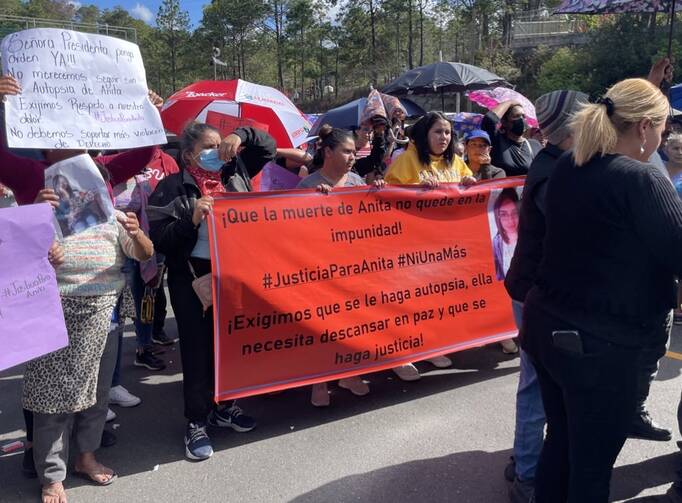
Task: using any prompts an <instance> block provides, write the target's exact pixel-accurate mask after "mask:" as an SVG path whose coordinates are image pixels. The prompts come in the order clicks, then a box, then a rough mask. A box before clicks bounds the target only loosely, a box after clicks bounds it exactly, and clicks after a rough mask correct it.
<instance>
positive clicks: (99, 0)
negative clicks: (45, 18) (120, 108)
mask: <svg viewBox="0 0 682 503" xmlns="http://www.w3.org/2000/svg"><path fill="white" fill-rule="evenodd" d="M210 2H211V0H180V8H181V9H182V10H185V11H187V12H189V18H190V21H191V23H192V28H196V27H197V25H198V24H199V22H200V21H201V16H202V8H203V6H204V5H206V4H209V3H210ZM73 3H75V4H78V3H82V4H93V5H96V6H97V7H99V8H100V9H111V8H113V7H116V6H118V5H120V6H121V7H123V8H124V9H125V10H127V11H128V12H130V15H131V16H133V17H134V18H137V19H141V20H142V21H144V22H146V23H147V24H150V25H152V26H153V25H154V20H155V18H156V13H157V12H158V10H159V5H160V4H161V0H143V1H140V0H81V1H80V2H78V1H77V0H74V2H73ZM340 5H341V2H339V3H338V4H337V5H336V6H335V7H334V8H332V9H330V11H329V12H328V13H327V16H328V17H329V18H330V19H332V20H333V19H334V18H335V16H336V14H337V12H338V10H339V7H340Z"/></svg>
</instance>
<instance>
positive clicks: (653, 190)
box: [521, 79, 682, 503]
mask: <svg viewBox="0 0 682 503" xmlns="http://www.w3.org/2000/svg"><path fill="white" fill-rule="evenodd" d="M668 113H669V104H668V100H667V99H666V97H665V96H664V95H663V94H662V93H661V91H660V90H659V89H658V88H657V87H656V86H655V85H653V84H651V83H650V82H648V81H645V80H643V79H627V80H624V81H622V82H619V83H617V84H615V85H614V86H613V87H611V88H610V89H609V90H608V91H607V92H606V95H605V96H604V97H603V98H600V99H599V100H598V102H597V103H592V104H585V105H583V106H582V108H581V110H580V111H579V112H577V113H576V114H575V115H574V117H573V120H572V124H571V128H572V130H573V131H574V136H575V140H574V146H573V151H572V154H571V155H563V156H562V157H560V158H559V160H558V161H557V164H556V166H555V168H554V171H553V172H552V176H551V177H550V179H549V184H548V186H547V196H546V207H545V208H546V211H545V215H546V234H545V239H544V243H543V258H542V261H541V263H540V267H539V270H538V275H537V277H536V281H535V286H534V287H533V288H532V289H531V290H530V292H529V293H528V295H527V297H526V301H525V304H524V312H523V325H522V328H521V346H522V347H523V349H524V350H525V351H526V352H527V354H528V355H529V357H530V358H531V360H532V362H533V365H534V366H535V369H536V370H537V375H538V382H539V385H540V390H541V394H542V402H543V404H544V409H545V412H546V415H547V436H546V439H545V442H544V446H543V448H542V453H541V455H540V460H539V463H538V466H537V470H536V474H535V501H537V503H564V502H580V503H606V502H607V501H609V485H610V484H609V483H610V478H611V472H612V469H613V464H614V462H615V460H616V458H617V456H618V453H619V452H620V450H621V448H622V446H623V443H624V442H625V439H626V437H627V436H628V433H629V432H630V429H631V425H632V422H633V418H634V417H635V415H636V413H637V407H638V402H639V400H640V393H639V390H640V382H639V381H640V375H641V370H640V365H641V362H642V359H643V356H644V355H645V354H646V353H649V352H651V351H652V350H658V351H660V352H661V353H660V354H663V353H665V344H666V342H667V339H668V336H669V332H670V321H671V320H670V318H671V316H670V315H671V310H672V308H673V307H674V306H675V300H676V299H675V293H674V292H675V290H674V288H675V277H676V276H677V277H679V276H680V275H682V263H681V262H680V256H681V255H682V202H680V199H679V197H678V195H677V193H676V192H675V189H674V188H673V186H672V185H671V184H670V181H669V180H668V179H667V178H666V176H665V175H664V174H663V173H661V172H660V171H659V170H657V169H656V168H655V167H654V166H652V165H651V164H648V163H647V160H648V159H649V158H650V156H651V154H652V153H653V152H654V151H655V150H656V149H657V148H658V145H659V143H660V139H661V133H662V132H663V129H664V127H665V120H666V117H667V116H668ZM522 224H523V221H522Z"/></svg>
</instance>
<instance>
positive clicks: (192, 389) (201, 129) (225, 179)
mask: <svg viewBox="0 0 682 503" xmlns="http://www.w3.org/2000/svg"><path fill="white" fill-rule="evenodd" d="M275 152H276V149H275V141H274V140H273V139H272V137H271V136H270V135H268V134H267V133H265V132H263V131H259V130H256V129H253V128H239V129H237V130H236V131H235V132H234V133H232V134H230V135H228V136H227V137H225V138H224V139H221V137H220V134H219V133H218V131H217V130H216V129H215V128H213V127H211V126H209V125H207V124H199V123H194V124H190V125H189V126H187V128H185V130H184V131H183V134H182V137H181V150H180V166H181V170H180V173H177V174H175V175H171V176H168V177H166V178H165V179H163V180H162V181H161V182H160V183H159V185H158V186H157V188H156V190H155V191H154V192H153V193H152V195H151V196H150V197H149V201H148V205H147V216H148V218H149V227H150V235H151V238H152V240H153V242H154V244H155V246H156V247H157V248H156V249H157V251H159V252H160V253H163V254H164V255H165V256H166V265H167V266H168V290H169V292H170V298H171V304H172V306H173V311H174V312H175V319H176V321H177V324H178V335H179V337H180V349H181V355H182V370H183V390H184V400H185V417H186V418H187V422H188V424H187V429H186V432H185V455H186V456H187V457H188V458H189V459H192V460H203V459H208V458H209V457H211V455H212V454H213V448H212V445H211V440H210V438H209V437H208V435H207V434H206V427H207V425H211V426H217V427H229V428H232V429H233V430H235V431H239V432H246V431H250V430H252V429H253V428H254V427H255V425H256V423H255V421H254V420H253V419H251V418H250V417H248V416H245V415H244V414H242V412H241V409H239V407H237V405H236V404H235V403H233V402H231V403H228V404H220V405H218V406H215V405H214V404H213V388H214V367H213V312H212V310H211V309H208V310H204V307H203V305H202V303H201V301H200V299H199V297H197V295H196V293H195V292H194V289H193V288H192V281H194V279H196V278H199V277H201V276H204V275H206V274H209V273H210V272H211V255H210V253H209V245H208V228H207V223H206V219H205V217H206V214H207V213H208V212H209V211H210V210H211V207H212V206H213V195H215V194H218V193H220V192H245V191H249V190H251V181H250V179H251V178H252V177H253V176H255V175H256V174H257V173H258V172H259V171H260V170H261V169H262V167H263V166H264V165H265V164H266V163H267V162H269V161H272V160H273V159H274V158H275ZM247 166H248V168H247Z"/></svg>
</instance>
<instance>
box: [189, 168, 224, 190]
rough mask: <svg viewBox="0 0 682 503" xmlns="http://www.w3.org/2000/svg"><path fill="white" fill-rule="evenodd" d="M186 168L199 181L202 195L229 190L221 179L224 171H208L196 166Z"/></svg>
mask: <svg viewBox="0 0 682 503" xmlns="http://www.w3.org/2000/svg"><path fill="white" fill-rule="evenodd" d="M185 169H187V171H188V172H189V174H190V175H192V178H194V181H195V182H197V186H198V187H199V191H200V192H201V195H202V196H212V195H213V194H216V193H219V192H227V191H226V190H225V186H224V185H223V182H222V180H221V177H222V171H217V172H213V171H206V170H205V169H201V168H197V167H194V166H187V168H185Z"/></svg>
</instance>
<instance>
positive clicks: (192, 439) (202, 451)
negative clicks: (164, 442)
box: [185, 423, 213, 461]
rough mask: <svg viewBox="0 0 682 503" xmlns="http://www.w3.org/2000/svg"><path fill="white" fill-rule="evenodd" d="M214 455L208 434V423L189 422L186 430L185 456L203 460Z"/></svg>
mask: <svg viewBox="0 0 682 503" xmlns="http://www.w3.org/2000/svg"><path fill="white" fill-rule="evenodd" d="M211 456H213V446H212V445H211V439H210V438H208V435H207V434H206V423H188V424H187V430H186V431H185V457H187V458H188V459H191V460H194V461H203V460H204V459H208V458H210V457H211Z"/></svg>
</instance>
